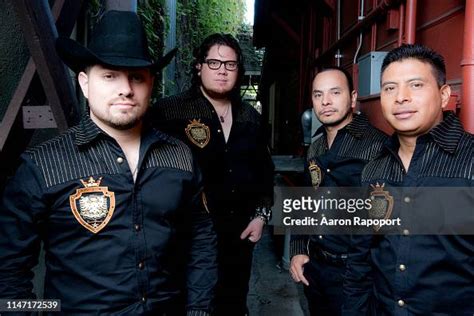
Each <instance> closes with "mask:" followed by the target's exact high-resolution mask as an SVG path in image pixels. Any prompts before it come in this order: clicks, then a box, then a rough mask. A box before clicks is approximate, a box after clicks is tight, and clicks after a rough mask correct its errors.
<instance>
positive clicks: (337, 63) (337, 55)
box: [336, 0, 342, 67]
mask: <svg viewBox="0 0 474 316" xmlns="http://www.w3.org/2000/svg"><path fill="white" fill-rule="evenodd" d="M336 20H337V31H336V40H337V41H339V39H340V38H341V0H337V18H336ZM341 58H342V56H341V51H340V50H339V49H338V50H337V53H336V66H338V67H339V66H341Z"/></svg>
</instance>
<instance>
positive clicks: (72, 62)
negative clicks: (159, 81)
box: [56, 37, 178, 73]
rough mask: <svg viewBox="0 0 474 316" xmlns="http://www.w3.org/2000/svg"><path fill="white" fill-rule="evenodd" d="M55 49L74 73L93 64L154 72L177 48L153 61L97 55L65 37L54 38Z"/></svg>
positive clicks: (163, 65) (164, 64)
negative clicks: (146, 69) (145, 69)
mask: <svg viewBox="0 0 474 316" xmlns="http://www.w3.org/2000/svg"><path fill="white" fill-rule="evenodd" d="M56 50H57V52H58V55H59V57H61V59H62V60H63V61H64V63H65V64H66V65H67V66H68V67H69V68H71V69H72V70H73V71H74V72H76V73H78V72H80V71H83V70H84V69H85V68H86V67H87V66H90V65H95V64H101V65H105V66H111V67H125V68H149V69H150V70H151V71H152V72H153V73H156V72H158V71H160V70H161V69H163V68H164V67H166V65H168V64H169V63H170V62H171V60H172V59H173V57H174V56H175V54H176V52H177V50H178V49H177V48H174V49H172V50H171V51H170V52H168V53H167V54H166V55H165V56H163V57H162V58H160V59H159V60H158V61H156V62H154V63H153V62H150V61H148V60H144V59H137V58H128V57H124V56H98V55H96V54H94V53H93V52H92V51H90V50H89V49H88V48H87V47H84V46H82V45H81V44H79V43H78V42H76V41H74V40H72V39H70V38H67V37H58V39H57V40H56Z"/></svg>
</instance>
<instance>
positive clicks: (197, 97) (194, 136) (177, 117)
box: [151, 34, 274, 315]
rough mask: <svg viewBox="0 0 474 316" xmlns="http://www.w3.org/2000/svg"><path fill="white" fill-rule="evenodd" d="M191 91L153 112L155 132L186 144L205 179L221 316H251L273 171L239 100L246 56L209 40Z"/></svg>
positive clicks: (256, 118)
mask: <svg viewBox="0 0 474 316" xmlns="http://www.w3.org/2000/svg"><path fill="white" fill-rule="evenodd" d="M192 72H193V79H192V87H191V89H190V90H188V91H185V92H183V93H181V94H178V95H175V96H171V97H168V98H165V99H162V100H160V101H158V102H157V104H155V106H154V107H152V110H151V118H152V120H153V121H154V123H155V126H157V127H158V128H160V129H161V130H163V131H165V132H167V133H169V134H172V135H174V136H176V137H178V138H180V139H181V140H183V141H185V142H186V143H187V144H188V145H189V146H190V147H191V149H192V151H193V153H194V154H195V156H196V158H197V160H198V163H199V165H200V167H201V170H202V172H203V180H204V190H205V193H206V201H205V202H206V203H207V207H208V210H209V212H210V213H211V215H212V218H213V220H214V224H215V229H216V231H217V236H218V270H219V279H218V285H217V292H216V311H215V312H216V315H246V314H248V310H247V304H246V300H247V293H248V283H249V279H250V270H251V264H252V252H253V248H254V245H255V243H256V242H257V241H258V240H259V239H260V237H261V234H262V229H263V226H264V224H265V223H266V222H267V221H268V220H269V217H270V207H271V205H272V203H273V201H272V198H273V169H274V166H273V163H272V160H271V156H270V153H269V151H268V147H267V143H266V138H265V134H264V132H263V124H262V122H261V117H260V115H259V114H258V112H257V111H256V110H255V109H254V108H253V107H251V106H250V105H249V104H247V103H245V102H243V101H242V99H241V97H240V83H241V82H242V79H243V76H244V73H245V69H244V64H243V56H242V50H241V48H240V46H239V44H238V42H237V40H236V39H235V38H234V37H233V36H231V35H229V34H212V35H210V36H209V37H207V38H206V39H205V40H204V41H203V43H202V44H201V46H200V47H198V48H197V49H196V50H195V51H194V61H193V64H192Z"/></svg>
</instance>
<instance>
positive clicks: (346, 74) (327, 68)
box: [313, 66, 354, 93]
mask: <svg viewBox="0 0 474 316" xmlns="http://www.w3.org/2000/svg"><path fill="white" fill-rule="evenodd" d="M330 70H336V71H340V72H342V73H343V74H344V77H346V80H347V87H348V88H349V93H352V91H353V90H354V83H353V81H352V76H351V75H350V74H349V72H348V71H347V70H345V69H344V68H342V67H338V66H323V67H321V69H320V70H319V72H318V73H317V74H316V75H315V76H314V78H316V76H317V75H319V74H320V73H323V72H326V71H330ZM314 78H313V80H314Z"/></svg>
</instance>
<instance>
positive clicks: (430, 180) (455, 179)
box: [344, 113, 474, 315]
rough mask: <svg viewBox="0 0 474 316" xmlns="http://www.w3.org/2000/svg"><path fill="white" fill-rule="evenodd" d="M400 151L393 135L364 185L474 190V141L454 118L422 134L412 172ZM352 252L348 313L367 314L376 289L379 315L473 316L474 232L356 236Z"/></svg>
mask: <svg viewBox="0 0 474 316" xmlns="http://www.w3.org/2000/svg"><path fill="white" fill-rule="evenodd" d="M398 148H399V143H398V138H397V137H396V135H394V136H393V137H392V138H391V139H390V141H389V142H388V143H387V145H386V147H385V150H384V151H383V153H382V155H381V156H380V157H378V158H377V159H375V160H373V161H372V162H369V163H368V164H367V166H366V167H365V169H364V170H363V173H362V182H363V184H364V185H366V186H368V185H369V184H371V185H376V183H379V184H385V188H386V189H389V188H390V187H412V188H413V187H472V186H473V183H474V182H473V179H474V177H473V149H474V137H473V136H472V135H471V134H469V133H466V132H464V130H463V129H462V126H461V123H460V122H459V120H458V119H457V117H456V116H455V115H454V114H452V113H449V114H446V115H445V117H444V120H443V121H442V122H441V123H440V124H438V125H437V126H436V127H435V128H433V129H432V130H431V131H430V132H429V133H427V134H425V135H423V136H420V137H418V139H417V142H416V148H415V151H414V154H413V157H412V159H411V162H410V168H409V169H408V172H406V171H405V169H404V167H403V164H402V162H401V160H400V158H399V156H398ZM404 202H406V203H410V202H412V201H410V200H409V199H405V201H404ZM396 211H397V210H396V206H395V207H394V212H396ZM352 249H353V250H354V251H355V252H357V253H358V254H359V256H355V257H353V258H352V260H349V262H348V267H349V268H348V271H347V276H346V281H345V284H344V290H345V294H346V296H347V302H346V303H345V306H344V309H345V314H348V315H349V314H352V315H361V314H363V312H364V311H365V310H366V309H367V307H368V300H369V297H370V295H371V293H372V292H373V294H374V296H375V302H374V303H375V306H374V307H373V308H374V309H375V312H376V314H377V315H441V314H442V315H473V313H474V259H473V258H474V238H473V236H472V235H412V234H411V232H410V231H409V230H403V233H402V234H401V235H377V236H355V238H354V239H353V241H352ZM372 278H373V282H372Z"/></svg>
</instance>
